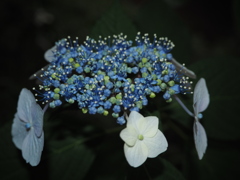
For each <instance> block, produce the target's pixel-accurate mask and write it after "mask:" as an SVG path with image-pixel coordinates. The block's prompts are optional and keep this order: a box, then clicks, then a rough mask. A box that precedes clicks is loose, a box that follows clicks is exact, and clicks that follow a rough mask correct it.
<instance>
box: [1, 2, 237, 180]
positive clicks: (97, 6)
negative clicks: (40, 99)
mask: <svg viewBox="0 0 240 180" xmlns="http://www.w3.org/2000/svg"><path fill="white" fill-rule="evenodd" d="M0 12H1V13H2V14H3V16H1V17H2V18H1V22H2V24H3V25H4V28H1V29H0V32H1V43H0V46H1V55H2V56H1V59H2V60H1V68H2V69H1V71H0V80H1V82H2V83H1V85H0V86H1V88H0V90H1V95H2V96H1V102H2V103H1V116H0V117H1V121H0V137H1V138H0V147H1V153H0V169H1V172H0V179H1V180H7V179H8V180H11V179H34V180H37V179H93V180H94V179H98V180H99V179H104V180H106V179H109V180H110V179H140V178H141V179H154V180H158V179H164V180H175V179H176V180H180V179H196V180H203V179H204V180H207V179H219V180H221V179H222V180H224V179H234V178H233V177H239V175H240V172H239V171H238V164H239V163H240V158H239V157H240V156H239V155H240V154H239V150H240V149H239V147H238V144H239V140H240V131H239V130H238V129H239V126H240V124H239V122H240V121H239V118H238V109H239V105H238V102H239V100H240V95H239V94H238V89H239V88H238V86H239V85H238V83H239V82H240V76H239V75H238V68H239V65H240V63H239V62H240V61H239V60H240V59H239V57H240V54H239V52H240V51H239V48H240V47H239V44H240V43H239V22H240V21H239V18H240V15H239V2H238V1H237V0H231V1H217V0H211V1H207V0H201V1H200V0H162V1H157V0H151V1H146V0H131V1H127V0H122V1H114V0H103V1H97V0H94V1H87V0H84V1H78V0H71V1H66V0H63V1H55V0H50V1H46V0H37V1H27V0H25V1H22V2H21V1H16V0H3V1H1V2H0ZM138 31H140V32H142V33H149V35H150V37H151V36H152V35H153V34H154V33H156V34H157V35H158V36H159V37H162V36H167V37H168V38H169V39H171V40H172V41H173V42H174V44H175V45H176V47H175V48H174V50H173V51H172V53H173V55H174V57H175V58H176V59H177V60H178V61H179V62H180V63H186V66H187V67H188V68H189V69H191V70H193V71H194V72H195V73H196V74H197V76H198V79H199V78H200V77H204V78H205V79H206V83H207V86H208V89H209V93H210V99H211V101H210V105H209V108H208V109H207V110H206V111H205V112H203V116H204V118H203V119H202V120H201V123H202V124H203V125H204V127H205V129H206V132H207V135H208V149H207V151H206V154H205V156H204V158H203V159H202V160H201V161H200V160H198V158H197V153H196V150H195V147H194V141H193V130H192V126H193V118H192V117H189V116H188V115H187V114H186V113H185V112H184V110H183V109H182V108H181V106H180V105H179V104H177V103H176V101H174V100H173V102H172V103H169V104H168V103H165V102H164V101H163V100H162V97H161V96H162V95H161V94H160V95H158V96H157V97H156V98H155V99H153V100H152V101H151V102H150V104H149V106H147V107H145V108H144V109H143V110H142V113H143V114H144V115H145V116H148V115H154V116H157V117H158V118H159V119H160V125H159V127H160V129H161V130H162V131H163V132H164V134H165V136H166V138H167V140H168V143H169V148H168V150H167V151H166V152H165V153H163V154H161V155H160V156H159V157H158V158H154V159H148V160H147V161H146V163H144V165H142V166H140V167H139V168H131V167H130V166H129V165H128V163H127V162H126V160H125V157H124V153H123V141H122V140H121V139H120V138H119V132H120V130H121V129H122V128H124V126H120V127H119V126H118V125H117V124H116V122H115V120H114V119H113V118H111V117H107V118H106V117H103V116H91V115H85V114H82V113H81V111H79V110H77V108H76V107H75V106H69V107H65V108H59V109H53V110H48V111H47V113H46V115H45V124H44V131H45V135H46V138H45V147H44V151H43V155H42V160H41V162H40V164H39V165H38V166H37V167H31V166H30V165H29V164H26V163H25V162H24V160H23V158H22V156H21V152H20V151H19V150H18V149H17V148H16V147H15V146H14V144H13V143H12V140H11V134H10V132H11V124H12V119H13V117H14V113H15V112H16V105H17V100H18V95H19V92H20V90H21V88H23V87H27V88H29V89H31V87H33V86H35V84H34V83H35V82H34V81H29V80H28V77H29V76H30V75H31V74H33V73H34V72H35V71H37V70H38V69H40V68H41V67H43V66H44V65H46V64H47V63H46V62H45V61H44V60H43V54H44V52H45V50H47V49H48V48H50V47H52V46H53V45H54V42H55V41H57V40H59V39H61V38H64V37H66V36H68V35H70V36H73V37H74V36H78V37H79V42H82V41H84V39H85V37H86V36H87V35H88V36H91V37H94V38H97V37H98V36H99V35H102V36H108V35H112V34H118V33H120V32H123V33H124V34H126V35H128V39H133V40H134V36H135V34H136V32H138ZM196 82H197V80H194V83H193V84H195V83H196ZM180 98H181V99H182V101H183V102H184V103H185V104H186V105H187V107H188V108H189V109H190V110H191V111H192V95H185V96H180Z"/></svg>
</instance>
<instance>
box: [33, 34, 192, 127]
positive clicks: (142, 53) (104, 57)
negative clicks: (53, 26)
mask: <svg viewBox="0 0 240 180" xmlns="http://www.w3.org/2000/svg"><path fill="white" fill-rule="evenodd" d="M173 47H174V44H173V43H172V42H171V41H170V40H168V39H167V38H157V36H156V35H154V37H153V40H152V41H151V40H150V38H149V37H148V34H144V35H141V34H140V33H138V34H137V36H136V38H135V43H133V42H132V41H130V40H127V37H126V36H124V35H123V34H119V35H113V36H112V37H110V36H109V37H106V38H102V37H101V36H99V40H94V39H91V38H89V37H87V38H86V40H85V42H84V43H83V44H79V43H78V39H77V38H76V39H75V40H71V38H70V37H68V38H67V39H62V40H60V41H58V42H56V44H55V46H54V47H53V48H52V49H51V57H48V58H50V60H49V61H50V64H49V65H48V66H47V67H46V68H44V69H42V74H41V75H40V77H39V78H40V79H41V85H39V90H38V89H36V88H34V89H35V91H36V92H37V94H36V95H37V96H39V97H41V98H39V99H38V101H42V103H44V104H45V103H49V107H51V108H55V107H57V106H60V105H61V104H62V103H63V102H67V103H70V104H73V103H77V105H78V107H79V108H80V109H81V110H82V111H83V113H87V112H88V113H89V114H96V113H98V114H103V115H108V114H111V115H112V116H113V117H114V118H117V122H118V123H119V124H124V123H125V118H124V112H126V111H139V110H140V109H142V108H143V106H146V105H147V104H148V99H149V98H154V97H155V96H156V94H157V93H162V95H163V98H164V99H165V100H166V101H167V102H171V101H172V98H171V96H172V95H174V94H178V93H183V94H184V93H186V91H187V90H188V88H189V83H190V82H189V81H188V77H186V76H184V75H183V73H182V72H181V71H179V70H177V69H176V66H175V65H174V63H173V60H174V59H173V56H172V54H171V53H170V51H171V50H172V49H173Z"/></svg>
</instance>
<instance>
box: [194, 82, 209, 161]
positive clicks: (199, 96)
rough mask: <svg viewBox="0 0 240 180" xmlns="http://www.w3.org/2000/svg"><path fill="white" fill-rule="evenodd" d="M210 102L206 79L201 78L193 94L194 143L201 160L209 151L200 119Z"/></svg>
mask: <svg viewBox="0 0 240 180" xmlns="http://www.w3.org/2000/svg"><path fill="white" fill-rule="evenodd" d="M209 102H210V98H209V93H208V89H207V85H206V81H205V79H204V78H201V79H200V80H199V81H198V82H197V84H196V86H195V88H194V94H193V109H194V118H195V121H194V125H193V133H194V141H195V146H196V149H197V153H198V157H199V159H202V157H203V155H204V153H205V151H206V149H207V135H206V132H205V129H204V127H203V126H202V125H201V124H200V122H199V119H201V118H202V114H201V112H203V111H204V110H205V109H206V108H207V107H208V104H209Z"/></svg>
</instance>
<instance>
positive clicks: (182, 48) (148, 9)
mask: <svg viewBox="0 0 240 180" xmlns="http://www.w3.org/2000/svg"><path fill="white" fill-rule="evenodd" d="M137 25H138V27H139V29H140V30H141V31H142V32H143V33H150V34H153V33H156V34H157V35H158V37H168V39H170V40H171V41H173V43H174V44H175V45H176V47H175V48H174V49H173V51H172V53H173V56H174V57H175V58H176V60H177V61H178V62H180V63H188V62H189V61H190V55H191V54H190V53H189V52H191V44H190V42H191V40H190V37H191V36H190V33H189V30H188V29H187V28H186V26H185V25H184V23H183V22H182V21H181V19H180V18H179V16H178V15H177V14H176V12H175V11H173V9H171V8H170V7H169V6H168V5H167V4H166V3H165V2H164V1H159V0H153V1H149V2H148V3H146V5H145V6H143V8H142V9H141V14H140V15H139V17H138V19H137Z"/></svg>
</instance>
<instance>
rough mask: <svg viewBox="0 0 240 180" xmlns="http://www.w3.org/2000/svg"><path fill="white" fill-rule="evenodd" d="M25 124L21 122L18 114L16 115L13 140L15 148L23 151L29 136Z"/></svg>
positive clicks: (12, 131)
mask: <svg viewBox="0 0 240 180" xmlns="http://www.w3.org/2000/svg"><path fill="white" fill-rule="evenodd" d="M25 124H26V123H25V122H23V121H21V120H20V119H19V117H18V114H15V117H14V120H13V124H12V130H11V134H12V140H13V143H14V144H15V146H16V147H17V148H19V149H22V144H23V141H24V139H25V137H26V135H27V130H26V128H25Z"/></svg>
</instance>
